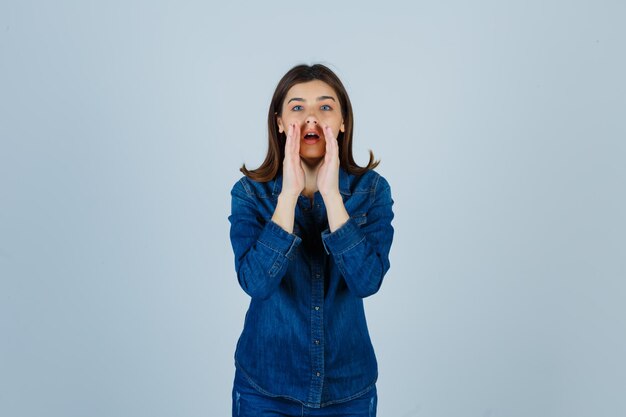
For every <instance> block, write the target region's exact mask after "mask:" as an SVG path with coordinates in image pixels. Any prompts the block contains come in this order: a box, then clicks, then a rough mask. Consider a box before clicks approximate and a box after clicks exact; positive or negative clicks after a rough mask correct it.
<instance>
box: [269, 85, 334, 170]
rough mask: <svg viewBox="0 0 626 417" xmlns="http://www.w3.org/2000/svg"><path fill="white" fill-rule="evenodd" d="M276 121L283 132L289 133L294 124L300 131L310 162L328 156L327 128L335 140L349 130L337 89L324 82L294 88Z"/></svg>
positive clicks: (302, 149) (302, 154) (303, 153)
mask: <svg viewBox="0 0 626 417" xmlns="http://www.w3.org/2000/svg"><path fill="white" fill-rule="evenodd" d="M276 121H277V123H278V130H279V132H281V133H282V132H285V133H286V132H288V131H289V125H290V124H292V123H295V124H296V126H298V127H299V128H300V157H301V158H302V159H304V160H305V161H307V162H310V163H315V162H316V160H319V158H322V157H323V156H324V154H325V153H326V139H325V137H324V126H325V125H328V126H329V127H330V128H331V129H332V131H333V134H334V135H335V137H337V135H338V134H339V132H343V131H344V129H345V128H344V124H343V117H342V116H341V105H340V104H339V98H338V97H337V94H336V93H335V90H333V88H332V87H331V86H329V85H328V84H326V83H325V82H323V81H320V80H313V81H308V82H305V83H300V84H295V85H294V86H293V87H291V88H290V89H289V91H288V92H287V95H286V96H285V100H284V101H283V106H282V115H281V116H278V117H277V119H276Z"/></svg>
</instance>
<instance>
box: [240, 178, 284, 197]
mask: <svg viewBox="0 0 626 417" xmlns="http://www.w3.org/2000/svg"><path fill="white" fill-rule="evenodd" d="M276 181H277V180H276V179H274V180H271V181H268V182H257V181H254V180H251V179H250V178H248V177H246V176H242V177H241V178H239V180H237V182H235V184H234V185H233V188H232V190H231V194H232V195H233V196H234V195H238V196H241V197H243V196H247V197H252V198H270V197H271V196H272V195H274V194H275V192H276Z"/></svg>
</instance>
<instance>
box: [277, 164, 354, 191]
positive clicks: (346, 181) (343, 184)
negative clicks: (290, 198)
mask: <svg viewBox="0 0 626 417" xmlns="http://www.w3.org/2000/svg"><path fill="white" fill-rule="evenodd" d="M282 189H283V174H282V173H280V174H278V175H277V176H276V178H275V179H274V185H273V187H272V195H278V194H280V192H281V190H282ZM339 192H340V193H341V194H344V195H351V194H352V193H351V192H350V174H348V173H347V172H346V171H344V170H343V168H341V167H339Z"/></svg>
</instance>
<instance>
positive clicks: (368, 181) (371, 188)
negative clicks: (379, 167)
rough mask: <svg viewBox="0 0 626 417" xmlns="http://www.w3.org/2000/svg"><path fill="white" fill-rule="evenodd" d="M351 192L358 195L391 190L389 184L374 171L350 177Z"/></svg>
mask: <svg viewBox="0 0 626 417" xmlns="http://www.w3.org/2000/svg"><path fill="white" fill-rule="evenodd" d="M348 182H349V184H350V191H351V192H352V193H353V194H358V193H372V194H376V193H380V192H381V191H386V190H388V189H389V188H390V186H389V182H388V181H387V180H386V179H385V177H383V176H382V175H380V174H379V173H378V172H376V171H375V170H373V169H370V170H368V171H366V172H365V173H363V174H361V175H351V174H349V175H348Z"/></svg>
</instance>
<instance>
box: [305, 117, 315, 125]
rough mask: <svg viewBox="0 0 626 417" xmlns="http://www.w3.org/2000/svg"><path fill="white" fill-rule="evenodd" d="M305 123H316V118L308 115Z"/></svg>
mask: <svg viewBox="0 0 626 417" xmlns="http://www.w3.org/2000/svg"><path fill="white" fill-rule="evenodd" d="M306 123H307V125H310V124H313V125H316V124H317V119H315V117H314V116H308V117H307V118H306Z"/></svg>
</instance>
